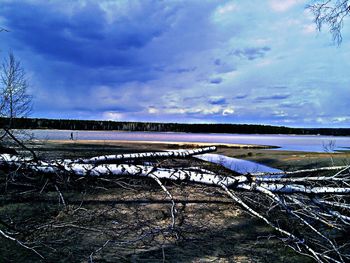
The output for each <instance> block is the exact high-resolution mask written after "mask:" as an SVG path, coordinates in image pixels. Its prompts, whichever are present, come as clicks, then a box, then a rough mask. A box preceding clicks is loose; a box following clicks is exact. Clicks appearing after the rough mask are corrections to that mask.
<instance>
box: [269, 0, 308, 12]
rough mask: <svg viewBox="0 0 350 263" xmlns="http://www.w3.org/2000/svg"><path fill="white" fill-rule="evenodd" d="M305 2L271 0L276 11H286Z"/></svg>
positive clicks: (298, 0) (299, 0) (271, 4)
mask: <svg viewBox="0 0 350 263" xmlns="http://www.w3.org/2000/svg"><path fill="white" fill-rule="evenodd" d="M304 2H305V1H303V0H271V1H270V6H271V8H272V9H273V10H274V11H276V12H285V11H287V10H289V9H290V8H292V7H293V6H295V5H297V4H300V3H304Z"/></svg>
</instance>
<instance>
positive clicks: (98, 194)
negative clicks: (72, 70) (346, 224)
mask: <svg viewBox="0 0 350 263" xmlns="http://www.w3.org/2000/svg"><path fill="white" fill-rule="evenodd" d="M191 146H193V145H191ZM32 147H34V148H36V150H37V152H38V153H39V156H41V157H42V158H47V159H52V158H75V157H83V156H84V157H87V156H94V155H100V154H111V153H125V152H138V151H150V150H162V149H170V148H177V147H178V145H173V144H158V143H149V144H146V143H143V144H137V143H121V142H114V143H109V142H100V143H97V142H86V141H85V142H76V141H74V142H63V143H59V142H44V143H38V142H37V143H35V144H34V145H32ZM235 147H237V146H235ZM235 147H231V148H230V147H227V146H226V147H219V149H218V153H221V154H226V155H228V156H233V157H237V158H242V159H247V160H253V161H257V162H260V163H263V164H267V165H270V166H273V167H276V168H283V169H291V167H296V168H302V167H314V166H322V165H324V164H326V165H329V164H331V156H330V155H329V154H314V153H298V152H279V151H271V150H262V149H251V148H250V149H238V148H235ZM333 159H334V160H335V162H336V163H339V164H340V163H341V164H343V163H345V162H347V160H349V159H348V155H347V154H346V153H341V154H335V155H334V157H333ZM174 165H176V162H175V163H174ZM0 178H1V179H0V187H1V189H0V193H2V194H1V195H0V205H1V206H0V220H1V221H0V229H2V230H6V231H7V232H12V233H13V236H15V237H17V238H18V239H21V240H24V241H26V242H27V243H28V245H30V246H32V247H35V249H36V250H37V251H38V252H40V253H41V254H42V255H43V256H44V257H45V260H41V259H40V258H39V257H38V256H36V255H35V254H33V253H32V252H30V251H28V250H25V249H24V248H22V247H20V246H19V245H17V244H16V243H14V242H11V241H9V240H5V239H3V238H0V262H87V261H88V259H89V255H90V254H91V253H93V254H92V259H93V262H309V261H310V260H309V259H308V258H306V257H302V256H299V255H298V254H296V253H295V252H294V251H292V250H290V249H289V248H287V247H285V246H284V245H283V244H282V243H280V242H279V241H277V240H276V239H274V238H267V237H272V235H273V234H274V233H273V232H272V231H271V229H269V228H268V227H266V226H265V224H264V223H262V222H261V221H259V220H256V219H252V218H251V217H250V216H249V215H247V214H246V213H244V212H242V211H241V209H240V208H239V207H237V206H236V205H235V204H233V203H232V202H231V201H230V200H229V199H227V198H226V197H224V195H223V194H222V192H221V191H220V190H219V189H216V188H208V187H206V188H202V187H199V186H193V185H188V184H181V185H177V184H175V183H168V185H167V187H168V188H169V190H170V192H171V193H172V194H173V196H174V198H175V199H176V203H177V206H176V209H177V211H178V213H177V214H178V216H177V218H176V231H172V230H171V229H170V228H169V225H170V223H171V216H170V207H171V204H170V203H169V202H168V201H167V200H168V199H167V197H166V196H165V194H164V192H162V191H161V189H159V186H158V185H156V184H155V183H153V182H151V181H148V180H136V179H134V180H131V179H123V180H122V179H108V181H107V180H105V179H102V178H101V179H99V178H98V179H96V178H95V179H86V178H83V179H78V180H77V179H75V178H69V177H67V178H60V179H59V180H57V181H56V184H57V185H58V186H59V189H60V190H61V192H62V194H63V196H64V198H65V202H66V205H67V206H66V207H64V206H63V205H62V202H61V201H59V197H58V192H57V191H56V190H55V188H54V186H53V185H54V183H53V182H52V181H51V180H47V178H46V177H41V178H37V179H35V180H32V179H26V180H22V179H21V180H19V179H17V178H14V177H10V176H8V175H7V174H6V173H2V174H1V177H0ZM5 179H7V181H6V180H5ZM9 227H10V228H9ZM108 240H111V241H110V242H108V243H106V242H107V241H108ZM104 244H106V246H105V247H103V245H104ZM102 247H103V248H102ZM99 249H100V250H99ZM96 250H98V251H97V252H96Z"/></svg>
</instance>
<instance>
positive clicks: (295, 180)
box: [0, 147, 350, 262]
mask: <svg viewBox="0 0 350 263" xmlns="http://www.w3.org/2000/svg"><path fill="white" fill-rule="evenodd" d="M215 149H216V148H215V147H207V148H201V149H194V150H176V151H167V152H153V153H135V154H124V155H107V156H97V157H93V158H90V159H76V160H53V161H40V160H35V159H31V158H22V157H19V156H15V155H9V154H2V155H0V167H1V168H2V169H8V170H16V171H17V172H18V173H22V174H25V173H28V172H29V173H34V174H37V173H38V174H47V175H50V176H55V175H59V174H69V175H71V176H76V177H101V176H104V177H106V176H108V177H118V176H122V177H136V178H145V177H146V178H147V177H148V178H151V179H153V180H154V181H155V182H156V183H157V184H158V185H159V186H160V187H161V188H162V189H163V191H164V192H165V193H166V195H167V196H168V198H169V200H170V201H171V203H172V207H171V217H172V223H171V228H172V229H174V228H176V220H175V218H176V214H177V211H176V208H175V206H176V204H175V201H174V199H173V197H172V194H171V193H170V191H169V190H168V189H167V188H166V186H165V185H164V184H163V181H164V180H170V181H186V182H190V183H194V184H201V185H204V186H205V185H207V186H208V187H218V188H221V189H222V190H223V192H224V193H225V194H226V195H227V197H228V198H230V199H231V200H233V201H234V202H235V203H237V204H238V205H240V206H241V207H242V208H243V209H244V210H245V211H246V212H248V213H249V214H251V215H253V216H255V217H257V218H259V219H261V220H263V221H264V222H265V223H266V224H268V225H269V226H271V227H272V228H273V229H274V230H275V231H276V233H277V234H278V237H279V238H280V239H281V240H282V241H283V242H285V243H286V244H287V245H288V246H289V247H291V248H292V249H294V250H295V251H297V252H298V253H300V254H304V255H306V256H309V257H311V258H313V259H315V260H316V261H317V262H347V261H349V260H350V254H349V251H350V249H349V244H348V242H347V239H346V233H347V231H348V230H349V226H350V203H349V194H350V184H349V183H350V167H344V166H341V167H325V168H320V169H310V170H300V171H294V172H285V173H274V174H268V173H265V174H264V173H256V174H234V173H232V174H231V175H230V174H228V173H225V174H218V173H217V172H212V171H208V170H205V169H202V168H201V167H184V168H166V167H159V166H157V165H151V164H150V163H149V160H150V159H157V160H159V159H166V158H189V157H191V156H194V155H197V154H205V153H208V152H212V151H215ZM134 161H137V163H139V164H135V163H133V162H134ZM142 161H143V162H142ZM57 191H59V190H58V189H57ZM61 198H62V200H63V203H64V199H63V196H62V197H61ZM0 235H2V236H3V237H5V238H8V239H11V240H14V239H13V238H12V237H11V236H10V235H8V234H6V233H5V232H3V231H2V232H0ZM16 241H17V240H16ZM17 242H20V241H17ZM19 244H21V243H19ZM35 252H36V251H35ZM36 253H37V252H36Z"/></svg>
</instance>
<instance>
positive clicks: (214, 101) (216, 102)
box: [208, 97, 227, 105]
mask: <svg viewBox="0 0 350 263" xmlns="http://www.w3.org/2000/svg"><path fill="white" fill-rule="evenodd" d="M208 102H209V103H210V104H212V105H226V104H227V101H226V99H225V98H224V97H212V98H209V100H208Z"/></svg>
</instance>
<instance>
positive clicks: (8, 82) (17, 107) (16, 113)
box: [0, 53, 32, 128]
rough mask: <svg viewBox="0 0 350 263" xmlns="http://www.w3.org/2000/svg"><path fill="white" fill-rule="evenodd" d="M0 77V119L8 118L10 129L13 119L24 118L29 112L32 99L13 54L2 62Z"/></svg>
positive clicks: (21, 68)
mask: <svg viewBox="0 0 350 263" xmlns="http://www.w3.org/2000/svg"><path fill="white" fill-rule="evenodd" d="M0 76H1V79H0V81H1V82H0V117H7V118H9V123H8V128H11V127H12V124H13V119H14V118H17V117H26V116H28V114H29V113H30V112H31V109H32V97H31V96H30V95H29V94H28V82H27V80H26V75H25V71H24V69H23V67H22V65H21V63H20V61H19V60H17V59H16V58H15V56H14V55H13V53H9V54H8V58H7V59H5V60H4V62H3V64H2V67H1V72H0Z"/></svg>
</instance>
